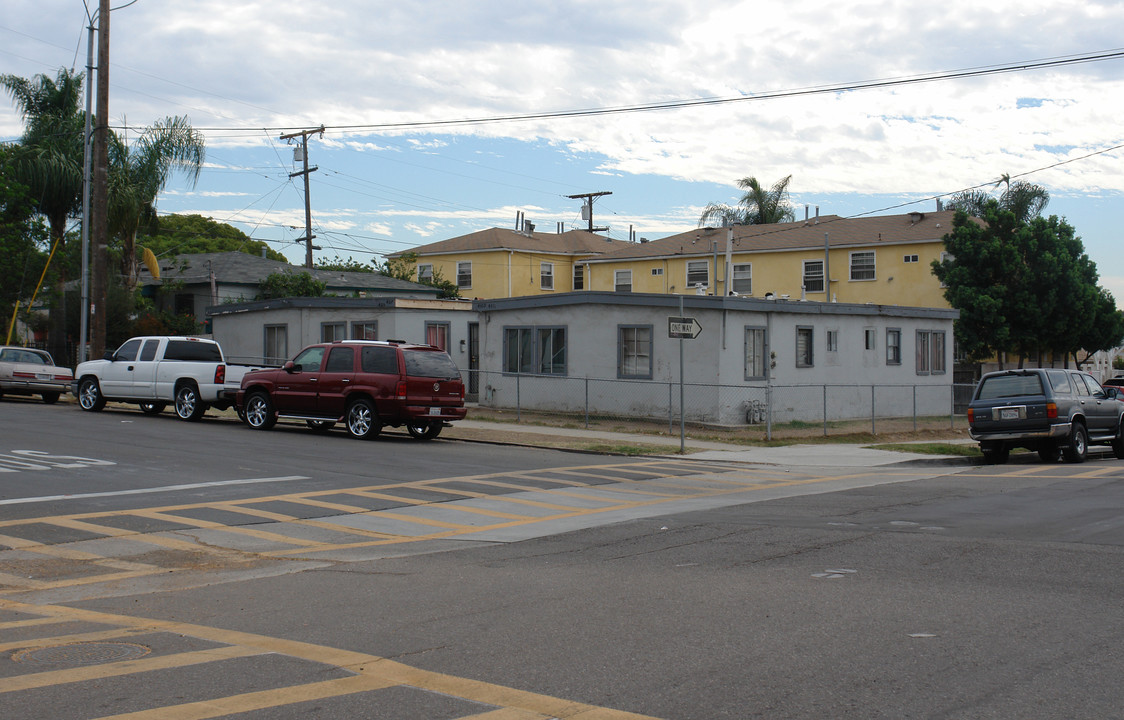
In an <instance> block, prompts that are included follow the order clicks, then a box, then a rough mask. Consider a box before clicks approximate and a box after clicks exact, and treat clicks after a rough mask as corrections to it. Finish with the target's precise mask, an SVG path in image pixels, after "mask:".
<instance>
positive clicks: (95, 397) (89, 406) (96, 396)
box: [78, 377, 105, 412]
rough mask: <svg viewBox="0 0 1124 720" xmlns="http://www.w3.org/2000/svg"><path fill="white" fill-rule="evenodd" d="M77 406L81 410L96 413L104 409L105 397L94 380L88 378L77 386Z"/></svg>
mask: <svg viewBox="0 0 1124 720" xmlns="http://www.w3.org/2000/svg"><path fill="white" fill-rule="evenodd" d="M78 406H79V407H81V408H82V409H83V410H89V411H90V412H98V411H99V410H101V409H102V408H104V407H105V396H104V395H102V394H101V386H100V385H98V381H97V380H96V379H95V378H92V377H88V378H85V379H84V380H82V383H81V384H80V385H79V386H78Z"/></svg>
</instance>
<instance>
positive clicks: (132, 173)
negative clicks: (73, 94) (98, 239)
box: [109, 117, 205, 289]
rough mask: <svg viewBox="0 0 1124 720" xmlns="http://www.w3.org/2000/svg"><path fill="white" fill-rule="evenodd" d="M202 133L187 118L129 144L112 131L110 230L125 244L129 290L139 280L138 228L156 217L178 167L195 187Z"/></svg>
mask: <svg viewBox="0 0 1124 720" xmlns="http://www.w3.org/2000/svg"><path fill="white" fill-rule="evenodd" d="M204 156H205V144H204V140H203V135H202V133H200V132H198V131H196V130H194V129H193V128H192V127H191V123H190V122H189V121H188V119H187V118H185V117H170V118H166V119H164V120H161V121H158V122H156V123H155V124H154V125H152V126H151V127H148V128H145V130H144V131H143V132H142V133H141V135H140V137H139V138H138V139H137V141H136V142H135V143H133V144H132V145H131V146H130V145H129V144H128V143H126V142H125V140H124V139H122V138H121V137H120V136H119V135H117V134H116V133H113V134H112V136H111V139H110V149H109V159H110V162H109V165H110V172H109V228H110V234H111V235H113V236H114V237H116V238H117V239H118V240H120V242H121V275H122V277H123V278H124V280H125V285H126V287H128V288H129V289H132V288H134V287H136V280H137V247H136V240H137V230H138V228H139V227H140V225H141V223H142V222H144V223H149V224H151V223H153V222H155V219H156V198H157V196H158V195H159V194H160V192H161V191H162V190H163V189H164V188H165V187H166V186H167V184H168V182H169V181H170V180H171V178H172V175H174V174H175V173H176V172H177V171H179V172H182V173H184V174H185V175H187V177H188V178H189V179H190V180H191V182H192V185H193V186H194V184H195V182H196V181H197V180H198V179H199V173H200V171H201V170H202V169H203V159H204Z"/></svg>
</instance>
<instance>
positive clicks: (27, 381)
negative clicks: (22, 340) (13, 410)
mask: <svg viewBox="0 0 1124 720" xmlns="http://www.w3.org/2000/svg"><path fill="white" fill-rule="evenodd" d="M73 379H74V373H73V372H72V371H71V370H70V368H65V367H59V366H57V365H55V361H54V359H52V358H51V354H50V353H48V352H47V351H45V350H36V349H34V348H25V347H14V346H10V345H6V346H0V397H3V396H4V395H39V396H41V397H42V398H43V402H45V403H48V404H50V403H53V402H57V401H58V399H59V396H60V395H62V394H63V393H65V392H67V391H68V390H70V382H71V380H73Z"/></svg>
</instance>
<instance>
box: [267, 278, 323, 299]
mask: <svg viewBox="0 0 1124 720" xmlns="http://www.w3.org/2000/svg"><path fill="white" fill-rule="evenodd" d="M327 287H328V283H326V282H321V281H320V280H316V279H314V278H313V277H312V274H311V273H307V272H302V273H288V272H279V273H273V274H271V275H268V276H266V278H265V279H264V280H262V281H261V283H259V284H258V290H259V293H258V299H259V300H270V299H272V298H284V297H323V296H324V291H325V290H326V289H327Z"/></svg>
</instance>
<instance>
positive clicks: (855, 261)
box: [850, 250, 878, 282]
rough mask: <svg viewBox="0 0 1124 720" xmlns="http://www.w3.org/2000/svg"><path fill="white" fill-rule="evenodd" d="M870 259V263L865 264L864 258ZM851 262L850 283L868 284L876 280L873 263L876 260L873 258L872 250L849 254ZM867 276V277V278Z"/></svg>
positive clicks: (856, 251)
mask: <svg viewBox="0 0 1124 720" xmlns="http://www.w3.org/2000/svg"><path fill="white" fill-rule="evenodd" d="M868 257H869V258H870V262H869V263H868V262H865V259H866V258H868ZM850 261H851V281H852V282H870V281H871V280H877V279H878V275H877V272H876V270H875V263H876V262H877V261H878V258H877V257H876V256H875V254H874V251H873V250H855V251H852V252H851V254H850ZM868 275H869V277H867V276H868Z"/></svg>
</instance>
